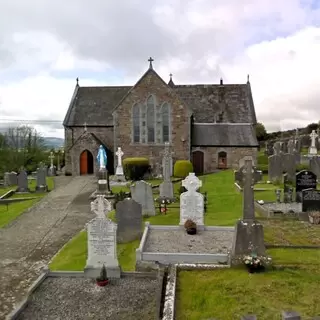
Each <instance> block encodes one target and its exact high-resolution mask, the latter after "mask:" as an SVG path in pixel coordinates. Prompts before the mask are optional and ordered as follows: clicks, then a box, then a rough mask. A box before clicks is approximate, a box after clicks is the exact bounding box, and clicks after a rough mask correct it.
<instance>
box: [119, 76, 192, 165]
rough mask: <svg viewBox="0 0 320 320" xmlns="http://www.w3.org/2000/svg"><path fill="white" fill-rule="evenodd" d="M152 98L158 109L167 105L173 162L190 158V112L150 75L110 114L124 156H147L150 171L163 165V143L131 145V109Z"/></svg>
mask: <svg viewBox="0 0 320 320" xmlns="http://www.w3.org/2000/svg"><path fill="white" fill-rule="evenodd" d="M150 95H154V97H155V98H156V101H157V106H158V105H160V104H162V103H164V102H167V103H168V104H170V130H171V132H170V143H171V148H172V151H173V152H174V155H173V157H174V159H186V160H189V159H190V150H191V147H190V116H191V114H190V110H189V109H188V108H187V107H186V106H185V105H184V104H183V103H182V101H181V100H180V98H179V97H178V96H177V95H176V94H175V93H174V92H173V91H172V90H171V89H170V88H169V87H168V86H167V85H166V84H165V83H164V82H163V81H162V80H161V79H160V78H159V77H158V76H157V75H155V73H153V72H149V73H147V74H146V75H145V76H144V77H143V78H142V79H141V80H140V82H138V84H137V85H136V86H135V87H134V88H133V89H132V90H131V92H130V93H129V95H128V96H127V97H126V98H125V99H124V100H123V101H122V103H121V104H120V105H119V106H118V108H117V109H116V111H115V112H114V114H113V117H114V124H115V127H114V128H115V129H114V131H115V132H114V139H115V144H116V145H117V146H118V147H121V148H122V150H123V152H124V157H123V158H124V159H125V158H127V157H147V158H149V161H150V164H151V166H152V167H153V169H156V168H157V164H160V163H162V155H161V153H162V152H163V150H164V144H163V143H146V144H142V143H133V138H132V127H133V123H132V107H133V105H134V104H135V103H145V102H146V100H147V98H148V97H149V96H150Z"/></svg>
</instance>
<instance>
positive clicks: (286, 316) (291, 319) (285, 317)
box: [281, 311, 301, 320]
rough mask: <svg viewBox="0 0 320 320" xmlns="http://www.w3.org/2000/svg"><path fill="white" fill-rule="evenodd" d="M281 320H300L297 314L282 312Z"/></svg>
mask: <svg viewBox="0 0 320 320" xmlns="http://www.w3.org/2000/svg"><path fill="white" fill-rule="evenodd" d="M281 315H282V320H301V317H300V315H299V313H297V312H295V311H282V313H281Z"/></svg>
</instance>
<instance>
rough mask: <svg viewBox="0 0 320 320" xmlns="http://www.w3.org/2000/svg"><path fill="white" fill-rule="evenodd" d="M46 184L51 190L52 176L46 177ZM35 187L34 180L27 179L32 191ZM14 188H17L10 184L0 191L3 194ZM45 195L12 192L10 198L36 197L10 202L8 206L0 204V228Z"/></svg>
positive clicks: (52, 186)
mask: <svg viewBox="0 0 320 320" xmlns="http://www.w3.org/2000/svg"><path fill="white" fill-rule="evenodd" d="M47 184H48V187H49V190H52V189H53V188H54V180H53V177H47ZM35 187H36V182H35V180H29V188H30V190H31V191H34V190H35ZM16 188H17V187H16V186H12V187H10V188H3V189H0V192H2V194H5V193H6V192H8V191H9V190H12V189H13V190H15V189H16ZM4 190H6V191H4ZM45 195H46V193H29V194H14V195H13V196H12V197H11V199H12V198H31V197H36V198H37V199H32V200H27V201H22V202H16V203H12V204H9V205H8V207H7V206H6V205H0V228H3V227H4V226H6V225H7V224H8V223H10V222H11V221H12V220H14V219H16V218H17V217H19V216H20V215H21V214H22V213H23V212H24V211H25V210H27V209H29V208H30V207H32V206H33V205H34V204H35V203H36V202H38V201H39V200H40V199H42V198H43V197H44V196H45Z"/></svg>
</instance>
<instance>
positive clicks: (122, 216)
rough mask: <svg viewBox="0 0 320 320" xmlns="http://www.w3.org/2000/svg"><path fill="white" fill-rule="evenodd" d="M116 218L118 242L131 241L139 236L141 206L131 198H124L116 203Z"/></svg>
mask: <svg viewBox="0 0 320 320" xmlns="http://www.w3.org/2000/svg"><path fill="white" fill-rule="evenodd" d="M116 220H117V224H118V229H117V240H118V243H126V242H131V241H134V240H137V239H140V237H141V230H142V207H141V204H140V203H138V202H136V201H134V200H133V199H124V200H122V201H120V202H118V203H117V205H116Z"/></svg>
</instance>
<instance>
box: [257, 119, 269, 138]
mask: <svg viewBox="0 0 320 320" xmlns="http://www.w3.org/2000/svg"><path fill="white" fill-rule="evenodd" d="M256 136H257V139H258V141H264V140H266V139H267V138H268V134H267V131H266V128H265V127H264V125H263V124H262V123H261V122H258V123H257V125H256Z"/></svg>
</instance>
